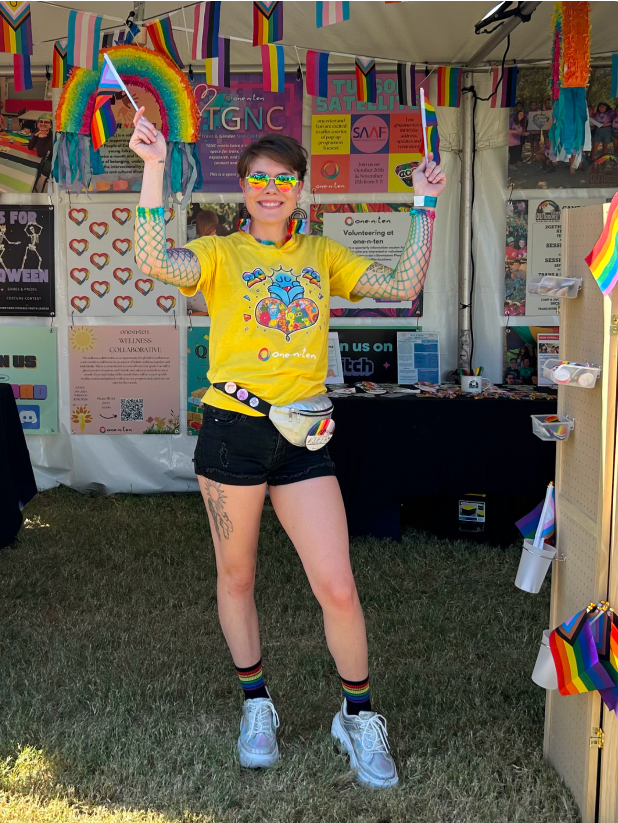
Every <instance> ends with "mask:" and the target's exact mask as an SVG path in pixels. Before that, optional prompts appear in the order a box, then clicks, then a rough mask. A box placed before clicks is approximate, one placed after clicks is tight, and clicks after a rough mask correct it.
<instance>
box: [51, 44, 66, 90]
mask: <svg viewBox="0 0 618 823" xmlns="http://www.w3.org/2000/svg"><path fill="white" fill-rule="evenodd" d="M68 76H69V62H68V60H67V44H66V41H64V44H63V41H62V40H56V42H55V43H54V58H53V70H52V89H61V88H62V87H63V86H64V84H65V83H66V81H67V79H68Z"/></svg>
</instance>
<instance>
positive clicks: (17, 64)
mask: <svg viewBox="0 0 618 823" xmlns="http://www.w3.org/2000/svg"><path fill="white" fill-rule="evenodd" d="M13 85H14V87H15V91H27V90H28V89H31V88H32V75H31V74H30V55H29V54H14V55H13Z"/></svg>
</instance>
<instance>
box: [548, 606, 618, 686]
mask: <svg viewBox="0 0 618 823" xmlns="http://www.w3.org/2000/svg"><path fill="white" fill-rule="evenodd" d="M595 611H596V607H595V606H594V605H593V606H591V607H589V608H588V609H583V610H582V611H581V612H578V613H577V614H576V615H574V616H573V617H572V618H571V619H570V620H566V621H565V622H564V623H562V624H561V625H560V626H558V628H557V629H554V630H553V632H551V634H550V635H549V648H550V650H551V653H552V657H553V659H554V664H555V666H556V674H557V676H558V691H559V692H560V694H562V695H569V694H582V693H583V692H592V691H596V690H597V689H608V688H609V689H611V688H613V687H614V686H615V685H616V683H615V682H614V679H613V677H612V675H611V674H610V673H609V671H608V669H607V668H606V665H605V663H606V662H608V661H609V655H608V659H607V661H601V660H600V659H599V650H598V649H597V645H596V643H595V639H594V636H593V633H592V629H591V621H592V620H594V612H595ZM597 619H599V620H602V619H603V617H602V616H601V617H598V618H597ZM610 669H611V666H610Z"/></svg>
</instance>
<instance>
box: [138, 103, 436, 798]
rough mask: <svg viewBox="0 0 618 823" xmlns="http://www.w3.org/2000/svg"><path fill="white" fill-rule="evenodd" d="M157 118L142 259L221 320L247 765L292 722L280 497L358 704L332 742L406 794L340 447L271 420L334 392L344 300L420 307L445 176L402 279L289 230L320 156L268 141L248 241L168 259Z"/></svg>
mask: <svg viewBox="0 0 618 823" xmlns="http://www.w3.org/2000/svg"><path fill="white" fill-rule="evenodd" d="M143 113H144V109H143V108H140V110H139V111H138V112H137V114H136V115H135V120H134V126H135V131H134V133H133V136H132V138H131V142H130V145H131V148H132V149H133V150H134V151H135V152H136V153H137V154H138V155H139V156H140V157H141V158H142V159H143V160H144V179H143V184H142V190H141V195H140V208H138V215H137V219H136V226H135V250H136V259H137V261H138V264H139V266H140V268H141V270H142V272H144V274H147V275H148V276H152V277H157V278H158V279H160V280H162V281H163V282H165V283H169V284H172V285H176V286H179V287H180V289H181V291H182V292H183V294H186V295H188V296H191V295H193V294H195V292H196V291H197V290H198V289H199V290H201V291H202V292H203V293H204V296H205V298H206V302H207V304H208V308H209V311H210V314H211V330H210V370H209V372H208V377H209V380H210V381H211V384H212V385H211V386H210V388H209V389H208V391H207V392H206V394H205V396H204V403H205V406H204V417H203V424H202V428H201V429H200V433H199V437H198V442H197V446H196V451H195V458H194V463H195V471H196V474H197V475H198V482H199V486H200V490H201V492H202V496H203V498H204V503H205V505H206V510H207V512H208V518H209V521H210V528H211V531H212V537H213V542H214V547H215V555H216V562H217V600H218V607H219V619H220V622H221V628H222V629H223V633H224V635H225V639H226V641H227V643H228V646H229V648H230V651H231V654H232V658H233V660H234V664H235V666H236V669H237V672H238V676H239V678H240V682H241V685H242V687H243V691H244V694H245V702H244V705H243V711H242V718H241V723H240V737H239V739H238V752H239V756H240V762H241V765H243V766H246V767H267V766H270V765H273V764H274V763H276V762H277V759H278V756H279V752H278V747H277V740H276V729H277V727H278V725H279V718H278V715H277V712H276V710H275V707H274V704H273V701H272V698H271V696H270V693H269V691H268V690H267V688H266V685H265V682H264V678H263V674H262V661H261V656H260V639H259V629H258V616H257V611H256V607H255V602H254V598H253V587H254V578H255V569H256V561H257V542H258V533H259V526H260V516H261V513H262V508H263V504H264V497H265V492H266V486H267V484H268V487H269V491H270V498H271V501H272V505H273V508H274V510H275V512H276V514H277V517H278V518H279V520H280V522H281V524H282V525H283V527H284V528H285V530H286V532H287V534H288V535H289V537H290V539H291V540H292V542H293V544H294V546H295V548H296V551H297V552H298V554H299V556H300V558H301V561H302V563H303V566H304V569H305V572H306V573H307V577H308V578H309V583H310V585H311V588H312V590H313V592H314V594H315V595H316V597H317V599H318V601H319V603H320V605H321V607H322V611H323V616H324V630H325V634H326V641H327V644H328V648H329V650H330V652H331V654H332V656H333V658H334V660H335V663H336V666H337V669H338V671H339V674H340V677H341V681H342V685H343V690H344V695H345V696H344V701H343V705H342V708H341V711H339V712H338V713H337V715H336V716H335V718H334V720H333V725H332V733H333V736H335V737H336V738H337V739H338V740H339V741H340V742H341V744H342V745H343V747H344V748H345V749H346V751H347V752H348V754H349V755H350V758H351V764H352V767H353V768H354V769H356V771H357V775H358V779H359V780H360V781H361V782H362V783H365V784H367V785H370V786H374V787H387V786H393V785H395V783H397V781H398V777H397V770H396V768H395V764H394V762H393V758H392V756H391V754H390V751H389V748H388V740H387V734H386V721H385V720H384V718H383V717H382V716H381V715H378V714H377V713H376V712H375V711H373V710H372V707H371V701H370V697H369V678H368V671H369V669H368V661H367V640H366V633H365V622H364V617H363V612H362V609H361V605H360V602H359V599H358V595H357V592H356V586H355V584H354V578H353V576H352V570H351V567H350V558H349V546H348V534H347V526H346V519H345V511H344V508H343V502H342V498H341V492H340V490H339V485H338V483H337V480H336V478H335V475H334V466H333V463H332V461H331V460H330V457H329V454H328V451H327V449H326V448H321V449H319V450H317V451H309V450H308V449H307V448H305V447H300V446H294V445H291V443H289V442H288V441H287V440H286V439H285V438H284V437H282V436H281V434H280V432H278V431H277V429H276V428H275V427H274V425H273V423H272V422H271V421H270V419H269V418H268V417H265V416H264V415H262V414H260V413H259V411H256V409H259V408H260V406H261V404H263V402H264V401H266V404H276V405H279V406H283V405H286V404H289V403H291V402H293V401H298V400H300V399H302V398H309V397H311V396H314V395H323V394H324V391H325V389H324V385H323V384H324V378H325V376H326V368H327V352H328V340H327V338H328V320H329V295H338V296H342V297H345V298H348V299H351V300H353V301H356V300H360V299H361V298H363V297H377V298H387V299H401V300H413V299H414V298H415V297H416V295H417V294H418V292H419V291H420V290H421V288H422V286H423V282H424V280H425V275H426V273H427V267H428V265H429V257H430V253H431V240H432V232H433V216H434V211H433V207H434V206H435V198H436V197H437V196H438V195H439V194H440V193H441V192H442V191H443V189H444V186H445V176H444V174H443V172H442V171H441V169H440V167H439V166H437V165H436V164H435V163H434V162H432V160H431V155H430V158H429V160H430V162H429V163H427V162H426V161H425V160H423V161H422V162H421V163H420V165H419V166H418V167H417V168H416V169H415V170H414V172H413V180H414V186H415V189H414V191H415V201H416V203H415V208H414V209H413V210H412V221H411V230H410V236H409V238H408V241H407V243H406V246H405V247H404V250H403V253H402V256H401V259H400V261H399V263H398V265H397V267H396V269H395V270H391V269H389V268H387V267H385V266H382V265H379V264H376V263H372V261H371V260H368V259H366V258H361V257H358V256H357V255H355V254H353V253H352V252H351V251H349V250H348V249H346V248H345V247H343V246H341V245H339V244H338V243H335V242H333V241H332V240H330V239H328V238H326V237H309V236H304V235H300V234H290V233H289V225H288V224H289V218H290V216H291V215H292V213H293V211H294V210H295V208H296V207H297V204H298V198H299V196H300V193H301V191H302V188H303V178H304V176H305V172H306V168H307V163H306V152H305V150H304V149H303V148H302V147H301V146H300V145H299V144H298V143H297V142H296V141H295V140H294V139H292V138H290V137H284V136H280V135H268V136H265V137H263V138H262V139H261V140H258V141H257V143H253V144H251V145H249V146H247V147H246V148H245V149H243V151H242V153H241V155H240V157H239V160H238V172H239V177H240V188H241V191H242V194H243V199H244V201H245V205H246V208H247V210H248V212H249V214H250V215H251V221H250V224H249V225H248V226H246V227H245V228H246V230H245V231H239V232H236V233H234V234H231V235H229V236H228V237H218V236H214V237H205V238H200V239H198V240H194V241H192V242H191V243H189V244H188V246H187V247H186V248H183V249H172V250H171V251H167V250H166V242H165V221H164V216H163V208H162V202H163V201H162V183H163V170H164V168H165V157H166V146H165V140H164V139H163V136H162V135H161V133H160V132H158V131H157V130H156V129H155V128H154V126H153V125H152V124H151V123H149V122H148V121H147V120H145V119H144V118H143V117H142V115H143ZM216 386H218V388H217V387H216ZM317 513H319V516H316V514H317Z"/></svg>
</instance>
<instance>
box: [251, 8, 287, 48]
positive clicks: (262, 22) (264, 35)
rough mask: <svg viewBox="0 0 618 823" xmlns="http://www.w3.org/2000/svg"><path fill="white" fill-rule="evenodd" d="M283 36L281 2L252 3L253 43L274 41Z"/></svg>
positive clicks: (257, 44) (259, 44)
mask: <svg viewBox="0 0 618 823" xmlns="http://www.w3.org/2000/svg"><path fill="white" fill-rule="evenodd" d="M282 38H283V3H282V2H281V0H279V2H273V3H257V2H256V3H254V4H253V45H254V46H263V45H265V44H266V43H276V41H277V40H281V39H282Z"/></svg>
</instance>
